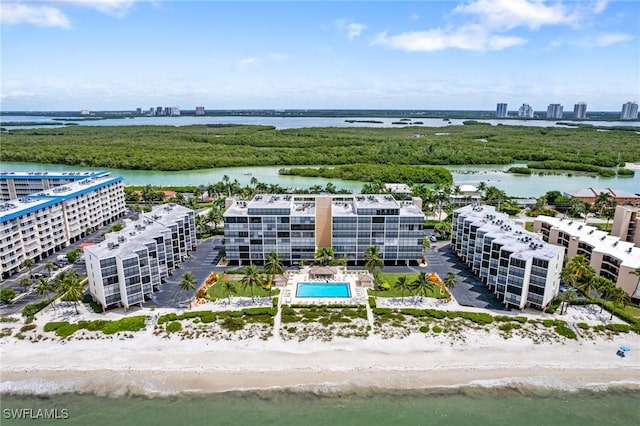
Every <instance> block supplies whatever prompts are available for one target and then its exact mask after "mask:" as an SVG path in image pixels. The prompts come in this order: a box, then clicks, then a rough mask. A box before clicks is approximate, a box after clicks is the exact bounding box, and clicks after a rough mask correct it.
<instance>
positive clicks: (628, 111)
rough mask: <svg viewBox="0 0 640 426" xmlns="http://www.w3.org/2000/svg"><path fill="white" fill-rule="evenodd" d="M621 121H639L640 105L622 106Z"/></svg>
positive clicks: (630, 103)
mask: <svg viewBox="0 0 640 426" xmlns="http://www.w3.org/2000/svg"><path fill="white" fill-rule="evenodd" d="M620 119H621V120H637V119H638V103H637V102H626V103H624V104H623V105H622V111H621V112H620Z"/></svg>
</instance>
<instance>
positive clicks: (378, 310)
mask: <svg viewBox="0 0 640 426" xmlns="http://www.w3.org/2000/svg"><path fill="white" fill-rule="evenodd" d="M373 313H374V314H375V315H390V314H391V308H375V309H374V310H373Z"/></svg>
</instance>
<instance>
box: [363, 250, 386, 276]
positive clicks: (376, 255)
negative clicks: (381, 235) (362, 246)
mask: <svg viewBox="0 0 640 426" xmlns="http://www.w3.org/2000/svg"><path fill="white" fill-rule="evenodd" d="M364 267H365V269H366V270H367V271H369V273H373V271H374V270H375V269H376V268H380V269H382V268H383V267H384V262H383V261H382V259H380V248H379V247H378V246H369V247H367V248H366V250H365V251H364Z"/></svg>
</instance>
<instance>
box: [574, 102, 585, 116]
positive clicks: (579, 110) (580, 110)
mask: <svg viewBox="0 0 640 426" xmlns="http://www.w3.org/2000/svg"><path fill="white" fill-rule="evenodd" d="M586 118H587V104H586V103H584V102H578V103H577V104H575V105H574V106H573V119H574V120H585V119H586Z"/></svg>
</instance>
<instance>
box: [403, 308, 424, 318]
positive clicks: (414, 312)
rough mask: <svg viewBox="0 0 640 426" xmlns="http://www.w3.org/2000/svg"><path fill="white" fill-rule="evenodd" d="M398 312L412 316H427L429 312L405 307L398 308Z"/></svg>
mask: <svg viewBox="0 0 640 426" xmlns="http://www.w3.org/2000/svg"><path fill="white" fill-rule="evenodd" d="M400 313H402V314H404V315H409V316H412V317H426V316H429V313H428V312H427V311H425V310H424V309H411V308H405V309H400Z"/></svg>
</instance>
